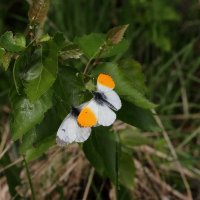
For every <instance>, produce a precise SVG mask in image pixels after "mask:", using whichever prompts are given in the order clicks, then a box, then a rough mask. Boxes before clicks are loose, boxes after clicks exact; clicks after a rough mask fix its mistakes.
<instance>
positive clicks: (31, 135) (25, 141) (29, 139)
mask: <svg viewBox="0 0 200 200" xmlns="http://www.w3.org/2000/svg"><path fill="white" fill-rule="evenodd" d="M35 139H36V129H35V127H34V128H33V129H32V130H30V131H28V133H26V134H25V135H23V137H22V143H21V144H20V147H19V152H20V153H21V154H25V153H26V151H27V150H28V149H30V148H31V147H32V144H33V142H34V140H35Z"/></svg>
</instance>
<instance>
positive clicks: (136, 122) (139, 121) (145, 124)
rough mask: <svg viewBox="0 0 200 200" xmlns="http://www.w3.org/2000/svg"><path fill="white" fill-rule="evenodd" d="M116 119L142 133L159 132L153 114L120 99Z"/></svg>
mask: <svg viewBox="0 0 200 200" xmlns="http://www.w3.org/2000/svg"><path fill="white" fill-rule="evenodd" d="M117 117H118V118H119V119H120V120H122V121H124V122H126V123H127V124H131V125H133V126H135V127H137V128H140V129H141V130H144V131H159V130H160V128H159V127H158V125H157V123H156V121H155V119H154V117H153V114H152V112H151V111H150V110H147V109H144V108H140V107H138V106H135V105H134V104H131V103H129V102H127V101H125V100H123V99H122V108H121V109H120V110H119V111H118V113H117Z"/></svg>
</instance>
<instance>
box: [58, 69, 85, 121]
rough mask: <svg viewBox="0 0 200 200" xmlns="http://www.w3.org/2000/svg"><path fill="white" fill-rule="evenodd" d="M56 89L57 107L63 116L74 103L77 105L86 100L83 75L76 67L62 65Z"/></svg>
mask: <svg viewBox="0 0 200 200" xmlns="http://www.w3.org/2000/svg"><path fill="white" fill-rule="evenodd" d="M54 90H55V91H56V92H55V98H54V100H55V102H56V103H55V104H56V109H57V112H58V113H59V115H60V117H62V118H63V117H64V116H66V115H67V112H69V110H70V109H71V106H72V105H74V106H77V105H80V104H81V103H82V102H83V101H84V91H85V87H84V82H83V77H82V75H81V74H80V73H79V72H78V71H77V70H76V69H75V68H74V67H66V66H60V71H59V73H58V78H57V80H56V82H55V84H54Z"/></svg>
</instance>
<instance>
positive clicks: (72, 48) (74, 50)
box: [60, 44, 83, 60]
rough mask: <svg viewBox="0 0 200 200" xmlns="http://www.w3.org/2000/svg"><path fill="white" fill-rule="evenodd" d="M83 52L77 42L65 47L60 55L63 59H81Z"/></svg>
mask: <svg viewBox="0 0 200 200" xmlns="http://www.w3.org/2000/svg"><path fill="white" fill-rule="evenodd" d="M82 54H83V52H82V51H81V50H80V48H79V47H78V46H77V45H75V44H68V45H67V46H66V47H65V48H63V49H62V51H61V52H60V57H61V58H62V59H63V60H67V59H79V58H80V57H81V56H82Z"/></svg>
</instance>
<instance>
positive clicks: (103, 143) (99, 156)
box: [83, 127, 116, 183]
mask: <svg viewBox="0 0 200 200" xmlns="http://www.w3.org/2000/svg"><path fill="white" fill-rule="evenodd" d="M83 150H84V152H85V154H86V157H87V158H88V160H89V161H90V162H91V164H92V165H93V166H94V167H95V168H96V169H97V171H99V172H100V173H102V171H103V173H104V174H105V175H106V176H107V177H109V178H110V179H111V180H112V182H113V183H115V180H116V141H115V135H114V133H112V132H109V129H108V128H105V127H96V128H95V129H93V133H92V134H91V136H90V138H89V139H88V140H87V141H86V142H85V143H84V144H83Z"/></svg>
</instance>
